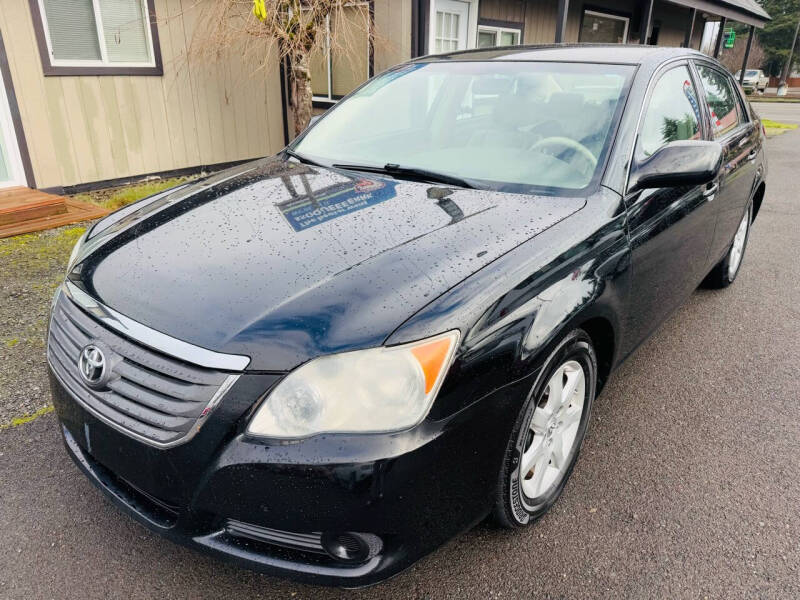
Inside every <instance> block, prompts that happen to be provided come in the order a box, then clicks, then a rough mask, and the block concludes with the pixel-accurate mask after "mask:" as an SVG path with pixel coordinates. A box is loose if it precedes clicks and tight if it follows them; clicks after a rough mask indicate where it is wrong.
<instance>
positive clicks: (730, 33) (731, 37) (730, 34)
mask: <svg viewBox="0 0 800 600" xmlns="http://www.w3.org/2000/svg"><path fill="white" fill-rule="evenodd" d="M723 35H724V36H725V37H724V38H723V39H724V40H725V44H724V47H725V48H733V43H734V42H735V41H736V32H735V31H734V30H733V29H726V30H725V31H724V32H723Z"/></svg>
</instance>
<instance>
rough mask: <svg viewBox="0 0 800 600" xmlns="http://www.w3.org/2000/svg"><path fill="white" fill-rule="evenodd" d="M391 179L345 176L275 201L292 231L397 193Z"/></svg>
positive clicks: (363, 206)
mask: <svg viewBox="0 0 800 600" xmlns="http://www.w3.org/2000/svg"><path fill="white" fill-rule="evenodd" d="M396 186H397V183H396V182H394V181H382V180H374V179H356V180H348V181H347V182H346V183H339V184H336V185H333V186H331V187H328V188H325V189H322V190H317V191H315V192H313V193H309V194H307V195H304V196H300V197H298V198H292V199H291V200H288V201H286V202H282V203H280V204H278V205H277V207H278V209H279V210H280V211H281V213H282V214H283V216H284V217H286V220H287V221H288V222H289V225H291V226H292V228H293V229H294V230H295V231H303V230H304V229H308V228H309V227H315V226H316V225H320V224H321V223H325V222H326V221H330V220H331V219H337V218H339V217H342V216H344V215H348V214H350V213H353V212H356V211H359V210H362V209H365V208H369V207H370V206H375V205H376V204H380V203H381V202H385V201H386V200H390V199H392V198H394V197H395V196H396V195H397V192H396V191H395V187H396Z"/></svg>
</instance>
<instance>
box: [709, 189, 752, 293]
mask: <svg viewBox="0 0 800 600" xmlns="http://www.w3.org/2000/svg"><path fill="white" fill-rule="evenodd" d="M752 223H753V205H752V204H750V205H748V207H747V211H745V214H744V216H742V220H741V222H740V223H739V227H738V228H737V230H736V233H735V234H734V236H733V240H732V241H731V246H730V248H729V249H728V252H727V253H726V254H725V256H724V257H723V258H722V260H721V261H719V262H718V263H717V264H716V265H715V266H714V268H713V269H711V272H710V273H709V274H708V275H707V276H706V278H705V280H704V281H703V285H704V287H708V288H715V289H721V288H726V287H728V286H729V285H730V284H732V283H733V282H734V281H735V280H736V276H737V275H738V274H739V270H740V269H741V268H742V261H743V260H744V253H745V250H747V242H748V240H749V239H750V225H751V224H752Z"/></svg>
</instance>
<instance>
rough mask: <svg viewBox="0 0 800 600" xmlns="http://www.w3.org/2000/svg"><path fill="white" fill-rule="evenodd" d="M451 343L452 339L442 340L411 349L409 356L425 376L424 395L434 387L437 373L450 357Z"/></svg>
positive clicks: (437, 376)
mask: <svg viewBox="0 0 800 600" xmlns="http://www.w3.org/2000/svg"><path fill="white" fill-rule="evenodd" d="M453 341H454V340H453V339H452V338H444V339H440V340H436V341H434V342H430V343H429V344H424V345H422V346H417V347H416V348H412V349H411V354H413V355H414V358H416V359H417V361H418V362H419V364H420V366H421V367H422V372H423V373H424V374H425V393H426V394H430V392H431V390H432V389H433V386H434V385H436V380H437V379H438V378H439V373H441V371H442V367H443V366H444V363H445V361H446V360H447V357H448V356H449V355H450V346H452V344H453Z"/></svg>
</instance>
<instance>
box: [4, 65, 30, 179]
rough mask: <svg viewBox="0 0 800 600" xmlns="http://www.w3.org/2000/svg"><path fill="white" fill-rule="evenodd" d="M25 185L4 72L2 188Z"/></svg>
mask: <svg viewBox="0 0 800 600" xmlns="http://www.w3.org/2000/svg"><path fill="white" fill-rule="evenodd" d="M15 185H25V171H23V169H22V158H21V157H20V155H19V148H18V147H17V136H16V135H15V133H14V124H13V122H12V121H11V110H10V109H9V107H8V98H7V97H6V88H5V85H4V84H3V74H2V73H0V188H4V187H11V186H15Z"/></svg>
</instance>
